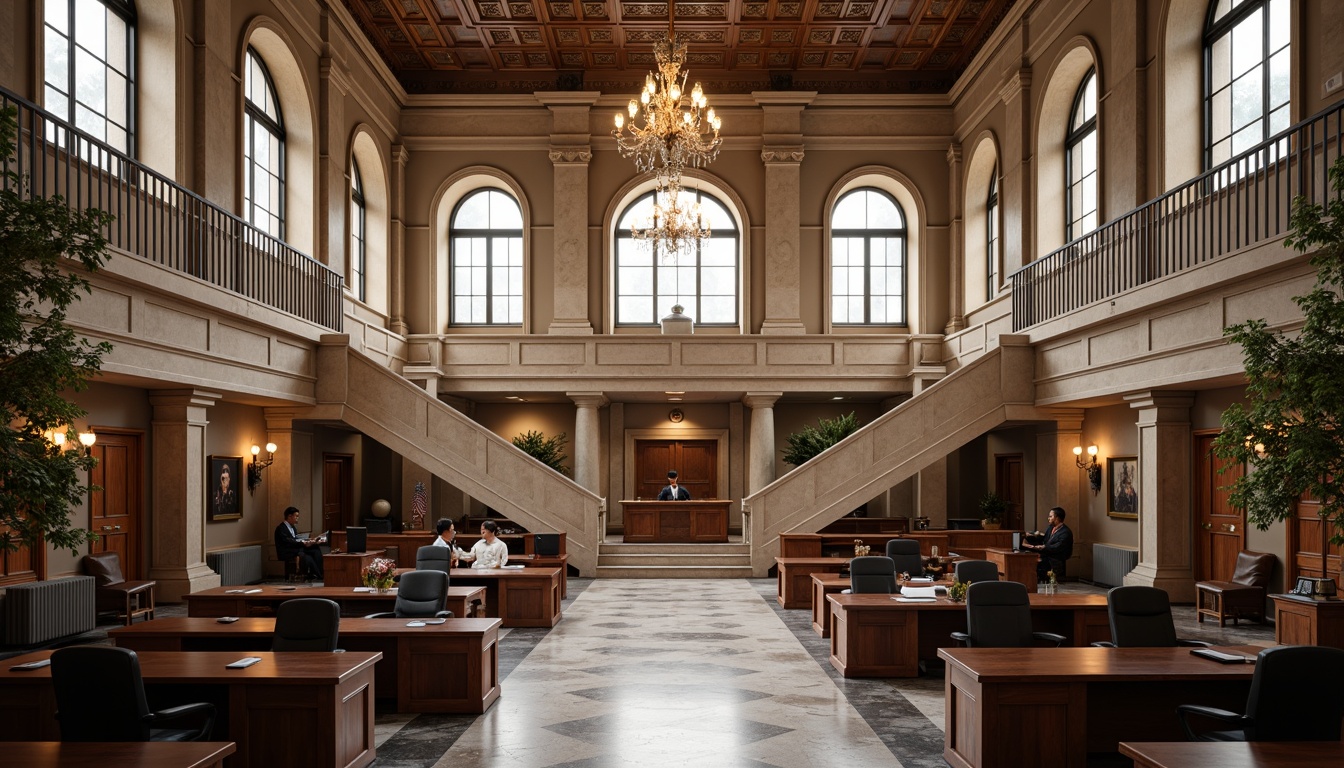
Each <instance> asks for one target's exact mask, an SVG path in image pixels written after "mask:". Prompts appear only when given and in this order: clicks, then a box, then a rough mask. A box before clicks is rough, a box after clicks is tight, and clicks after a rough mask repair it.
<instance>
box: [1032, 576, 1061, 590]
mask: <svg viewBox="0 0 1344 768" xmlns="http://www.w3.org/2000/svg"><path fill="white" fill-rule="evenodd" d="M1058 588H1059V580H1058V579H1056V578H1055V572H1054V571H1046V572H1045V583H1044V584H1041V585H1039V587H1038V588H1037V590H1036V591H1037V592H1040V593H1041V594H1044V595H1053V594H1055V590H1057V589H1058Z"/></svg>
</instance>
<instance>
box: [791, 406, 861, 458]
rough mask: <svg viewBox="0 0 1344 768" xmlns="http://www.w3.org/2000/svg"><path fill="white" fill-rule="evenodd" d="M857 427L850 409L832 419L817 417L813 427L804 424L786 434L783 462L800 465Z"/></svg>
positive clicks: (857, 421)
mask: <svg viewBox="0 0 1344 768" xmlns="http://www.w3.org/2000/svg"><path fill="white" fill-rule="evenodd" d="M858 428H859V420H858V419H857V418H855V417H854V413H853V412H852V411H851V412H850V413H849V415H847V416H836V417H835V418H834V419H817V425H816V426H815V427H814V426H812V425H811V424H804V425H803V428H802V429H800V430H798V431H797V432H794V433H793V434H791V435H789V436H788V438H787V440H788V447H787V448H785V449H784V463H785V464H792V465H793V466H795V467H799V466H802V465H803V464H804V463H805V462H807V461H809V460H811V459H812V457H814V456H816V455H817V454H819V453H821V452H822V451H824V450H826V449H827V448H830V447H831V446H832V445H835V444H836V443H838V442H840V441H841V440H844V439H845V438H846V437H849V436H850V435H852V434H854V431H855V430H857V429H858Z"/></svg>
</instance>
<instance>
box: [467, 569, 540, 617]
mask: <svg viewBox="0 0 1344 768" xmlns="http://www.w3.org/2000/svg"><path fill="white" fill-rule="evenodd" d="M448 573H449V574H450V576H451V579H452V583H453V584H463V585H467V586H474V587H484V588H485V611H486V615H487V616H490V617H492V618H499V619H503V620H504V626H506V627H554V626H555V625H556V624H559V623H560V583H561V580H562V579H563V574H564V572H563V571H561V570H560V569H559V568H454V569H452V570H451V571H449V572H448Z"/></svg>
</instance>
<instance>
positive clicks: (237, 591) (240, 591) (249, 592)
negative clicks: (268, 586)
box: [224, 587, 261, 595]
mask: <svg viewBox="0 0 1344 768" xmlns="http://www.w3.org/2000/svg"><path fill="white" fill-rule="evenodd" d="M260 591H261V587H257V588H256V589H226V590H224V594H226V595H255V594H257V593H258V592H260Z"/></svg>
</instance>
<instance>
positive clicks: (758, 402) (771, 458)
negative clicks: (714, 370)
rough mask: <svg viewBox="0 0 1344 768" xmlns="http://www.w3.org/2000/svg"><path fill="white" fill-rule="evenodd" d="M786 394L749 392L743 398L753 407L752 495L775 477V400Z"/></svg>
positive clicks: (749, 471)
mask: <svg viewBox="0 0 1344 768" xmlns="http://www.w3.org/2000/svg"><path fill="white" fill-rule="evenodd" d="M783 396H784V393H783V392H748V393H747V394H746V395H745V396H744V397H743V398H742V402H743V403H744V404H745V405H746V406H747V407H748V408H750V409H751V455H750V457H748V459H747V495H748V496H750V495H751V494H753V493H756V492H757V491H759V490H761V489H762V488H764V487H765V486H767V485H769V484H770V483H772V482H774V480H775V403H776V402H778V401H779V398H781V397H783Z"/></svg>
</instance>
